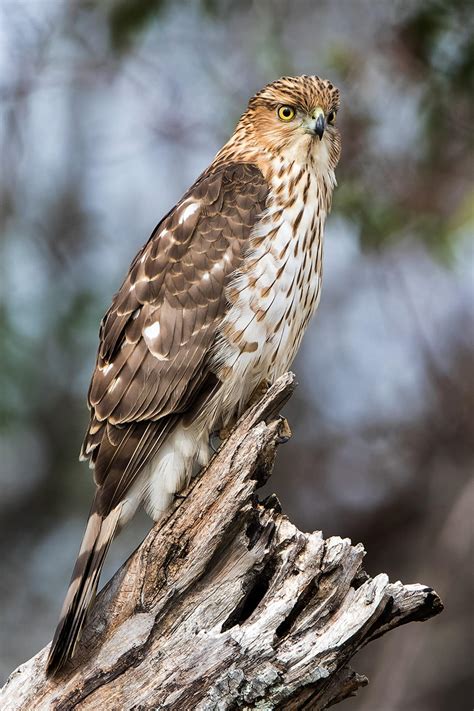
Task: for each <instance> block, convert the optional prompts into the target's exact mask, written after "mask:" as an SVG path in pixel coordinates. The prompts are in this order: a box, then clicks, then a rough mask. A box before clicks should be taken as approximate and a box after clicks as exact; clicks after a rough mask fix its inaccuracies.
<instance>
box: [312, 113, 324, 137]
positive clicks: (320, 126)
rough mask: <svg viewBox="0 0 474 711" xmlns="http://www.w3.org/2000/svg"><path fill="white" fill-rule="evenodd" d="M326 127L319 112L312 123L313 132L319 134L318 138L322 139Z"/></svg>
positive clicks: (322, 115)
mask: <svg viewBox="0 0 474 711" xmlns="http://www.w3.org/2000/svg"><path fill="white" fill-rule="evenodd" d="M325 128H326V122H325V121H324V114H319V116H318V118H317V119H316V123H315V125H314V132H315V134H316V135H317V136H319V140H320V141H322V140H323V135H324V129H325Z"/></svg>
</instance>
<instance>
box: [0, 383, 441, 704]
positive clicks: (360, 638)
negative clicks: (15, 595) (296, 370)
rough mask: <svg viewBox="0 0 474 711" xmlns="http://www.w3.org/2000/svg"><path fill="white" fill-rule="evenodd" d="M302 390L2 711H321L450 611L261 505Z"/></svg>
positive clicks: (269, 414) (28, 671) (250, 422)
mask: <svg viewBox="0 0 474 711" xmlns="http://www.w3.org/2000/svg"><path fill="white" fill-rule="evenodd" d="M293 389H294V378H293V375H291V374H287V375H285V376H283V377H282V378H280V380H278V381H277V383H275V385H273V386H272V387H271V388H270V390H269V391H268V392H267V393H266V395H265V396H264V397H263V398H262V400H261V401H260V402H259V403H258V404H257V405H255V406H254V407H253V408H252V409H251V410H249V411H248V412H247V413H246V414H245V415H244V417H243V418H242V419H241V421H240V422H239V424H238V426H237V427H236V429H235V430H234V431H233V433H232V434H231V435H230V437H229V439H228V440H227V441H226V442H225V444H224V445H223V446H222V447H221V449H220V450H219V452H218V453H217V454H216V456H215V457H214V459H213V460H212V462H211V463H210V465H209V466H208V467H207V469H206V470H205V471H204V472H202V473H201V475H199V476H198V477H197V478H196V479H195V480H194V481H193V482H192V484H191V486H190V487H189V489H188V491H187V492H186V496H185V497H184V498H183V499H182V500H178V501H177V502H176V504H175V506H174V508H173V509H172V510H171V511H170V513H169V514H168V515H167V516H166V518H165V519H164V520H163V522H162V523H161V524H160V525H157V526H155V528H154V529H153V530H152V531H151V532H150V533H149V535H148V536H147V537H146V539H145V541H144V542H143V543H142V545H141V546H140V547H139V548H138V549H137V551H136V552H135V553H134V554H133V555H132V556H131V557H130V559H129V560H128V561H127V563H126V564H125V565H124V566H123V567H122V568H121V570H119V572H118V573H117V574H116V575H115V576H114V578H113V579H112V580H111V581H110V583H109V584H108V585H107V586H106V587H105V589H104V590H103V591H102V593H101V594H100V596H99V597H98V600H97V603H96V605H95V608H94V610H93V612H92V614H91V618H90V620H89V623H88V625H87V627H86V630H85V632H84V636H83V639H82V641H81V643H80V645H79V648H78V651H77V656H76V658H75V659H74V661H73V662H72V663H70V664H69V666H68V667H67V668H66V669H65V671H64V672H63V673H62V675H61V676H60V677H58V678H57V679H55V680H48V679H46V677H45V674H44V666H45V659H46V655H47V648H45V649H43V650H42V651H41V652H39V653H38V654H37V655H36V656H35V657H33V659H31V660H30V661H28V662H26V663H25V664H24V665H23V666H21V667H19V669H17V670H16V671H15V672H14V673H13V674H12V675H11V677H10V679H9V681H8V682H7V684H6V686H5V687H4V689H3V692H2V695H1V696H0V706H1V708H2V710H3V711H13V710H20V709H22V710H24V711H27V710H29V709H32V708H34V709H43V708H44V709H46V708H47V709H55V710H56V711H66V710H68V709H72V708H75V709H77V708H78V709H97V708H107V709H132V708H133V709H141V710H142V711H143V710H144V709H156V708H160V709H166V708H170V709H178V708H179V709H182V710H183V711H184V710H186V709H189V710H191V709H193V710H194V709H196V710H201V711H204V710H209V711H210V710H211V709H212V710H214V709H229V710H230V709H235V708H246V709H252V708H260V709H261V708H265V709H285V711H291V710H292V709H294V710H296V709H303V708H308V709H313V710H315V711H317V710H318V709H325V708H327V707H328V706H330V705H332V704H335V703H337V702H339V701H341V700H342V699H344V698H346V697H347V696H350V695H352V694H354V693H355V692H356V691H357V689H358V688H359V687H361V686H364V685H365V684H366V683H367V679H366V678H365V677H363V676H360V675H359V674H357V673H356V672H354V671H353V670H352V669H351V668H350V667H349V666H348V665H349V662H350V660H351V658H352V657H353V656H354V654H356V653H357V651H358V650H359V649H361V647H363V646H364V645H365V644H367V642H370V641H372V640H374V639H376V638H377V637H380V636H381V635H382V634H385V633H386V632H388V631H390V630H391V629H394V628H395V627H398V626H400V625H402V624H405V623H407V622H412V621H422V620H426V619H428V618H430V617H433V616H434V615H436V614H438V613H439V612H440V611H441V610H442V603H441V601H440V599H439V597H438V595H437V594H436V593H435V592H434V591H433V590H432V589H431V588H429V587H426V586H424V585H420V584H415V585H402V583H400V582H397V583H390V582H389V580H388V577H387V575H385V574H384V573H381V574H379V575H377V576H375V577H374V578H371V577H369V576H368V575H367V573H365V571H364V570H363V569H362V561H363V557H364V555H365V552H364V549H363V546H362V545H361V544H360V543H359V544H357V545H355V546H354V545H352V544H351V542H350V541H349V539H342V538H339V537H337V536H332V537H330V538H328V539H324V538H323V536H322V534H321V532H319V531H316V532H314V533H309V534H305V533H302V532H301V531H299V530H298V529H297V528H296V527H295V526H294V525H293V524H292V523H291V522H290V521H289V520H288V519H287V518H286V517H285V516H284V515H283V514H282V513H281V510H280V506H279V504H278V501H277V500H276V497H274V496H271V497H269V498H267V499H266V500H264V501H260V500H259V499H258V496H257V494H256V490H257V489H258V488H259V487H260V486H261V485H262V484H264V483H265V481H266V480H267V479H268V477H269V476H270V474H271V471H272V466H273V461H274V457H275V453H276V449H277V446H278V445H279V444H280V443H282V442H284V441H285V440H286V439H288V437H289V436H290V432H289V428H288V425H287V422H286V420H284V419H282V418H281V417H280V416H279V415H278V412H279V410H280V409H281V407H282V406H283V405H284V404H285V402H286V401H287V400H288V398H289V397H290V395H291V393H292V391H293Z"/></svg>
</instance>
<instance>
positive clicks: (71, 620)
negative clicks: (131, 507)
mask: <svg viewBox="0 0 474 711" xmlns="http://www.w3.org/2000/svg"><path fill="white" fill-rule="evenodd" d="M121 509H122V505H121V504H120V505H119V506H117V507H116V508H115V509H113V510H112V511H111V512H110V513H109V514H108V515H107V516H106V517H105V518H102V516H100V514H98V513H97V511H95V509H94V506H93V507H92V511H91V514H90V516H89V520H88V522H87V526H86V530H85V533H84V537H83V539H82V544H81V548H80V551H79V555H78V557H77V560H76V564H75V566H74V570H73V573H72V577H71V582H70V583H69V588H68V591H67V593H66V597H65V600H64V603H63V607H62V610H61V616H60V619H59V623H58V626H57V628H56V631H55V633H54V637H53V641H52V643H51V647H50V650H49V655H48V661H47V664H46V674H47V675H49V676H52V675H54V674H55V673H56V672H58V671H59V670H60V669H61V667H62V666H63V665H64V664H65V663H66V662H67V661H68V660H69V659H70V658H71V657H72V656H73V654H74V650H75V647H76V644H77V642H78V640H79V638H80V635H81V632H82V628H83V625H84V621H85V619H86V615H87V612H88V610H89V607H90V605H91V603H92V602H93V600H94V597H95V594H96V591H97V585H98V583H99V577H100V573H101V570H102V566H103V564H104V560H105V556H106V555H107V551H108V549H109V546H110V544H111V542H112V540H113V538H114V535H115V532H116V529H117V524H118V522H119V518H120V513H121Z"/></svg>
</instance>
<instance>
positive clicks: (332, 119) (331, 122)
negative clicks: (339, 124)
mask: <svg viewBox="0 0 474 711" xmlns="http://www.w3.org/2000/svg"><path fill="white" fill-rule="evenodd" d="M326 120H327V122H328V124H329V125H330V126H334V124H335V123H336V112H335V111H330V112H329V113H328V115H327V119H326Z"/></svg>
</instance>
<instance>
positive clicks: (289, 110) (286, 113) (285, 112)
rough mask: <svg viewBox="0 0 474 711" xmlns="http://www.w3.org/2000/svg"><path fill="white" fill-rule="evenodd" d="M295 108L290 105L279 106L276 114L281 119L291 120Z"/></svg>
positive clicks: (293, 116)
mask: <svg viewBox="0 0 474 711" xmlns="http://www.w3.org/2000/svg"><path fill="white" fill-rule="evenodd" d="M295 113H296V112H295V110H294V108H293V107H292V106H279V108H278V111H277V114H278V118H279V119H280V120H281V121H291V119H293V118H295Z"/></svg>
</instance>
